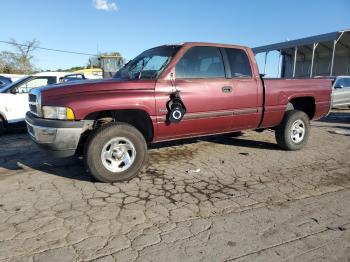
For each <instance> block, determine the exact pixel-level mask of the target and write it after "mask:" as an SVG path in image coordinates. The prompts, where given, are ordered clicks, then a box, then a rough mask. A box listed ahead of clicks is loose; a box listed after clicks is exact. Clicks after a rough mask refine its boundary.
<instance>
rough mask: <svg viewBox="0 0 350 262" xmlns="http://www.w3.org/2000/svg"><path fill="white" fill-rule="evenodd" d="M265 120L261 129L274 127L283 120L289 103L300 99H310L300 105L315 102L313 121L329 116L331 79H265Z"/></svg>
mask: <svg viewBox="0 0 350 262" xmlns="http://www.w3.org/2000/svg"><path fill="white" fill-rule="evenodd" d="M262 80H263V85H264V94H265V95H264V98H265V99H264V102H263V110H264V114H263V119H262V122H261V125H260V127H261V128H264V127H273V126H276V125H278V124H279V123H280V122H281V121H282V118H283V115H284V112H285V110H286V108H287V106H288V102H289V101H293V99H294V98H295V99H297V98H298V97H303V98H308V99H304V100H301V101H300V103H304V104H305V103H310V106H311V102H313V101H314V104H315V109H314V114H313V115H312V117H311V118H312V119H319V118H321V117H323V116H325V115H327V114H328V112H329V110H330V106H331V92H332V82H331V80H330V79H281V78H264V79H262Z"/></svg>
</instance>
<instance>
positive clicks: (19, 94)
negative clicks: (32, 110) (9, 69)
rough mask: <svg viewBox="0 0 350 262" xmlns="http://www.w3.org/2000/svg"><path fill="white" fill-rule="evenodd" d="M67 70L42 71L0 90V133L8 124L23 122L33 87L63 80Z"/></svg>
mask: <svg viewBox="0 0 350 262" xmlns="http://www.w3.org/2000/svg"><path fill="white" fill-rule="evenodd" d="M71 74H72V73H69V72H43V73H38V74H35V75H32V76H27V77H23V78H20V79H19V80H17V81H16V82H13V83H11V84H9V85H7V86H6V87H4V88H3V89H1V90H0V133H1V132H2V131H3V130H4V129H5V128H6V127H7V126H8V125H10V124H13V123H18V122H23V121H24V117H25V114H26V112H27V111H28V110H29V105H28V92H29V91H30V90H32V89H33V88H37V87H40V86H46V85H50V84H56V83H59V81H60V79H62V81H64V77H65V76H67V75H68V76H70V75H71Z"/></svg>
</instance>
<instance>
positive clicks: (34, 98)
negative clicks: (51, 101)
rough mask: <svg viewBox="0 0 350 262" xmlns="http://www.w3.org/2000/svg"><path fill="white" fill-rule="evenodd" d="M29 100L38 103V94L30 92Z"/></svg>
mask: <svg viewBox="0 0 350 262" xmlns="http://www.w3.org/2000/svg"><path fill="white" fill-rule="evenodd" d="M29 102H35V103H36V95H34V94H29Z"/></svg>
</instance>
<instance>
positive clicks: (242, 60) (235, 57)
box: [226, 48, 252, 78]
mask: <svg viewBox="0 0 350 262" xmlns="http://www.w3.org/2000/svg"><path fill="white" fill-rule="evenodd" d="M226 53H227V57H228V61H229V64H230V68H231V76H232V78H237V77H251V76H252V69H251V67H250V63H249V59H248V56H247V54H246V52H244V51H243V50H241V49H234V48H226Z"/></svg>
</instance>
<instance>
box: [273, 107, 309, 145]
mask: <svg viewBox="0 0 350 262" xmlns="http://www.w3.org/2000/svg"><path fill="white" fill-rule="evenodd" d="M309 135H310V119H309V117H308V115H307V114H305V113H304V112H303V111H299V110H290V111H287V112H286V113H285V115H284V117H283V120H282V123H281V124H280V125H279V126H278V127H277V128H276V132H275V137H276V141H277V144H278V145H279V146H280V147H281V148H283V149H286V150H299V149H302V148H303V147H304V146H305V145H306V143H307V141H308V139H309Z"/></svg>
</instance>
